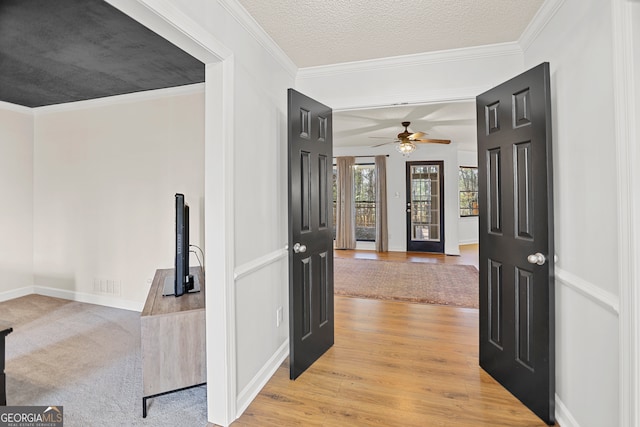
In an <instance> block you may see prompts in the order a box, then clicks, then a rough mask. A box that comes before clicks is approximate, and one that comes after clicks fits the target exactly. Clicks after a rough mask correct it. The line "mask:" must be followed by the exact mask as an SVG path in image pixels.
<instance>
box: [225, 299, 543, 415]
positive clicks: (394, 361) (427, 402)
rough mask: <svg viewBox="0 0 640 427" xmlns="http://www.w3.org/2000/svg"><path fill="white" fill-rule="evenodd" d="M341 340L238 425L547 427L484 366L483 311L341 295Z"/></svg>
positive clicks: (279, 383) (280, 379)
mask: <svg viewBox="0 0 640 427" xmlns="http://www.w3.org/2000/svg"><path fill="white" fill-rule="evenodd" d="M335 313H336V343H335V345H334V347H332V348H331V349H330V350H329V351H328V352H327V353H326V354H325V355H324V356H322V357H321V358H320V359H319V360H318V361H317V362H316V363H315V364H314V365H313V366H311V368H309V370H308V371H307V372H305V373H304V374H303V375H302V376H301V377H300V378H298V379H297V380H296V381H290V380H289V374H288V363H287V362H285V363H284V364H283V366H281V367H280V368H279V369H278V371H277V372H276V374H275V375H274V377H273V378H272V379H271V380H270V381H269V383H268V384H267V385H266V386H265V388H264V389H263V390H262V392H261V393H260V394H259V395H258V397H257V398H256V399H255V400H254V402H252V403H251V405H250V406H249V407H248V408H247V410H246V411H245V413H244V414H243V415H242V417H240V419H238V420H237V421H236V422H235V423H233V425H234V426H278V427H282V426H289V425H304V426H400V425H401V426H509V427H520V426H522V427H525V426H544V425H545V424H544V422H542V421H541V420H539V419H538V418H537V417H536V416H535V415H534V414H533V413H532V412H531V411H529V410H528V409H527V408H526V407H524V406H523V405H522V404H521V403H520V402H518V400H517V399H515V398H514V397H513V396H512V395H511V394H509V392H507V391H506V390H505V389H503V388H502V387H501V386H500V385H499V384H497V383H496V382H495V381H494V380H493V379H492V378H491V377H490V376H489V375H488V374H486V373H485V372H484V371H482V370H481V369H480V368H479V367H478V364H477V354H478V331H477V329H478V316H477V310H473V309H461V308H455V307H446V306H433V305H424V304H412V303H403V302H391V301H378V300H365V299H358V298H349V297H336V301H335Z"/></svg>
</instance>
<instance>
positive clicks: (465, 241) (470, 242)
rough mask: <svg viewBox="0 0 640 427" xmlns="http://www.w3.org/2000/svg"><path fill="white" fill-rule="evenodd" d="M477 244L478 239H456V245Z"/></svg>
mask: <svg viewBox="0 0 640 427" xmlns="http://www.w3.org/2000/svg"><path fill="white" fill-rule="evenodd" d="M477 244H478V239H470V240H460V241H458V246H463V245H477Z"/></svg>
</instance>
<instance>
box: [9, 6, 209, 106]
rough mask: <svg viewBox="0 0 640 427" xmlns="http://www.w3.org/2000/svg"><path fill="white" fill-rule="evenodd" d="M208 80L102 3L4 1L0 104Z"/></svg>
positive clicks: (199, 66)
mask: <svg viewBox="0 0 640 427" xmlns="http://www.w3.org/2000/svg"><path fill="white" fill-rule="evenodd" d="M201 82H204V64H203V63H202V62H200V61H198V60H197V59H195V58H194V57H192V56H190V55H189V54H187V53H186V52H184V51H183V50H181V49H179V48H178V47H176V46H175V45H173V44H171V43H170V42H168V41H167V40H165V39H163V38H162V37H160V36H158V35H157V34H155V33H154V32H152V31H151V30H149V29H147V28H146V27H144V26H142V25H140V24H139V23H138V22H136V21H134V20H133V19H131V18H129V17H128V16H127V15H125V14H123V13H122V12H120V11H118V10H117V9H115V8H114V7H113V6H111V5H109V4H107V3H105V2H104V1H103V0H0V101H5V102H10V103H13V104H18V105H23V106H26V107H40V106H44V105H52V104H61V103H65V102H73V101H81V100H86V99H94V98H101V97H105V96H113V95H121V94H125V93H132V92H139V91H145V90H152V89H160V88H167V87H175V86H182V85H187V84H193V83H201Z"/></svg>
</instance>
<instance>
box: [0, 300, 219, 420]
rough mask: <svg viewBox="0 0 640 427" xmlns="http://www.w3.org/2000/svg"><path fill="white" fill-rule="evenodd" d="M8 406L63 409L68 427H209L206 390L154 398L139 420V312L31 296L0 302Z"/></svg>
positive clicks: (140, 372)
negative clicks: (8, 329) (5, 325)
mask: <svg viewBox="0 0 640 427" xmlns="http://www.w3.org/2000/svg"><path fill="white" fill-rule="evenodd" d="M0 320H2V321H5V322H9V323H10V324H11V325H12V326H13V332H12V333H10V334H9V335H8V336H7V338H6V356H7V360H6V368H5V373H6V375H7V404H8V405H10V406H20V405H27V406H30V405H37V406H50V405H55V406H63V407H64V425H65V427H76V426H77V427H86V426H105V427H111V426H113V427H122V426H153V427H161V426H171V427H175V426H194V427H197V426H203V427H204V426H205V425H206V424H207V393H206V387H205V386H202V387H196V388H192V389H189V390H184V391H181V392H178V393H172V394H168V395H165V396H160V397H157V398H153V399H150V400H149V401H148V402H147V405H148V409H149V412H148V415H147V418H145V419H143V418H142V361H141V356H140V313H137V312H134V311H128V310H119V309H116V308H109V307H102V306H99V305H93V304H85V303H81V302H74V301H67V300H63V299H58V298H50V297H46V296H42V295H28V296H25V297H21V298H16V299H13V300H9V301H4V302H0Z"/></svg>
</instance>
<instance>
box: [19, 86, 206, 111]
mask: <svg viewBox="0 0 640 427" xmlns="http://www.w3.org/2000/svg"><path fill="white" fill-rule="evenodd" d="M204 92H205V83H196V84H191V85H184V86H177V87H170V88H165V89H156V90H145V91H142V92H134V93H126V94H124V95H115V96H106V97H104V98H96V99H87V100H86V101H76V102H67V103H65V104H55V105H45V106H43V107H35V108H30V109H29V110H31V111H33V112H34V113H35V114H37V115H42V114H51V113H59V112H63V111H75V110H85V109H87V108H98V107H105V106H111V105H121V104H129V103H133V102H143V101H148V100H154V99H160V98H171V97H174V96H185V95H193V94H204Z"/></svg>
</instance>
